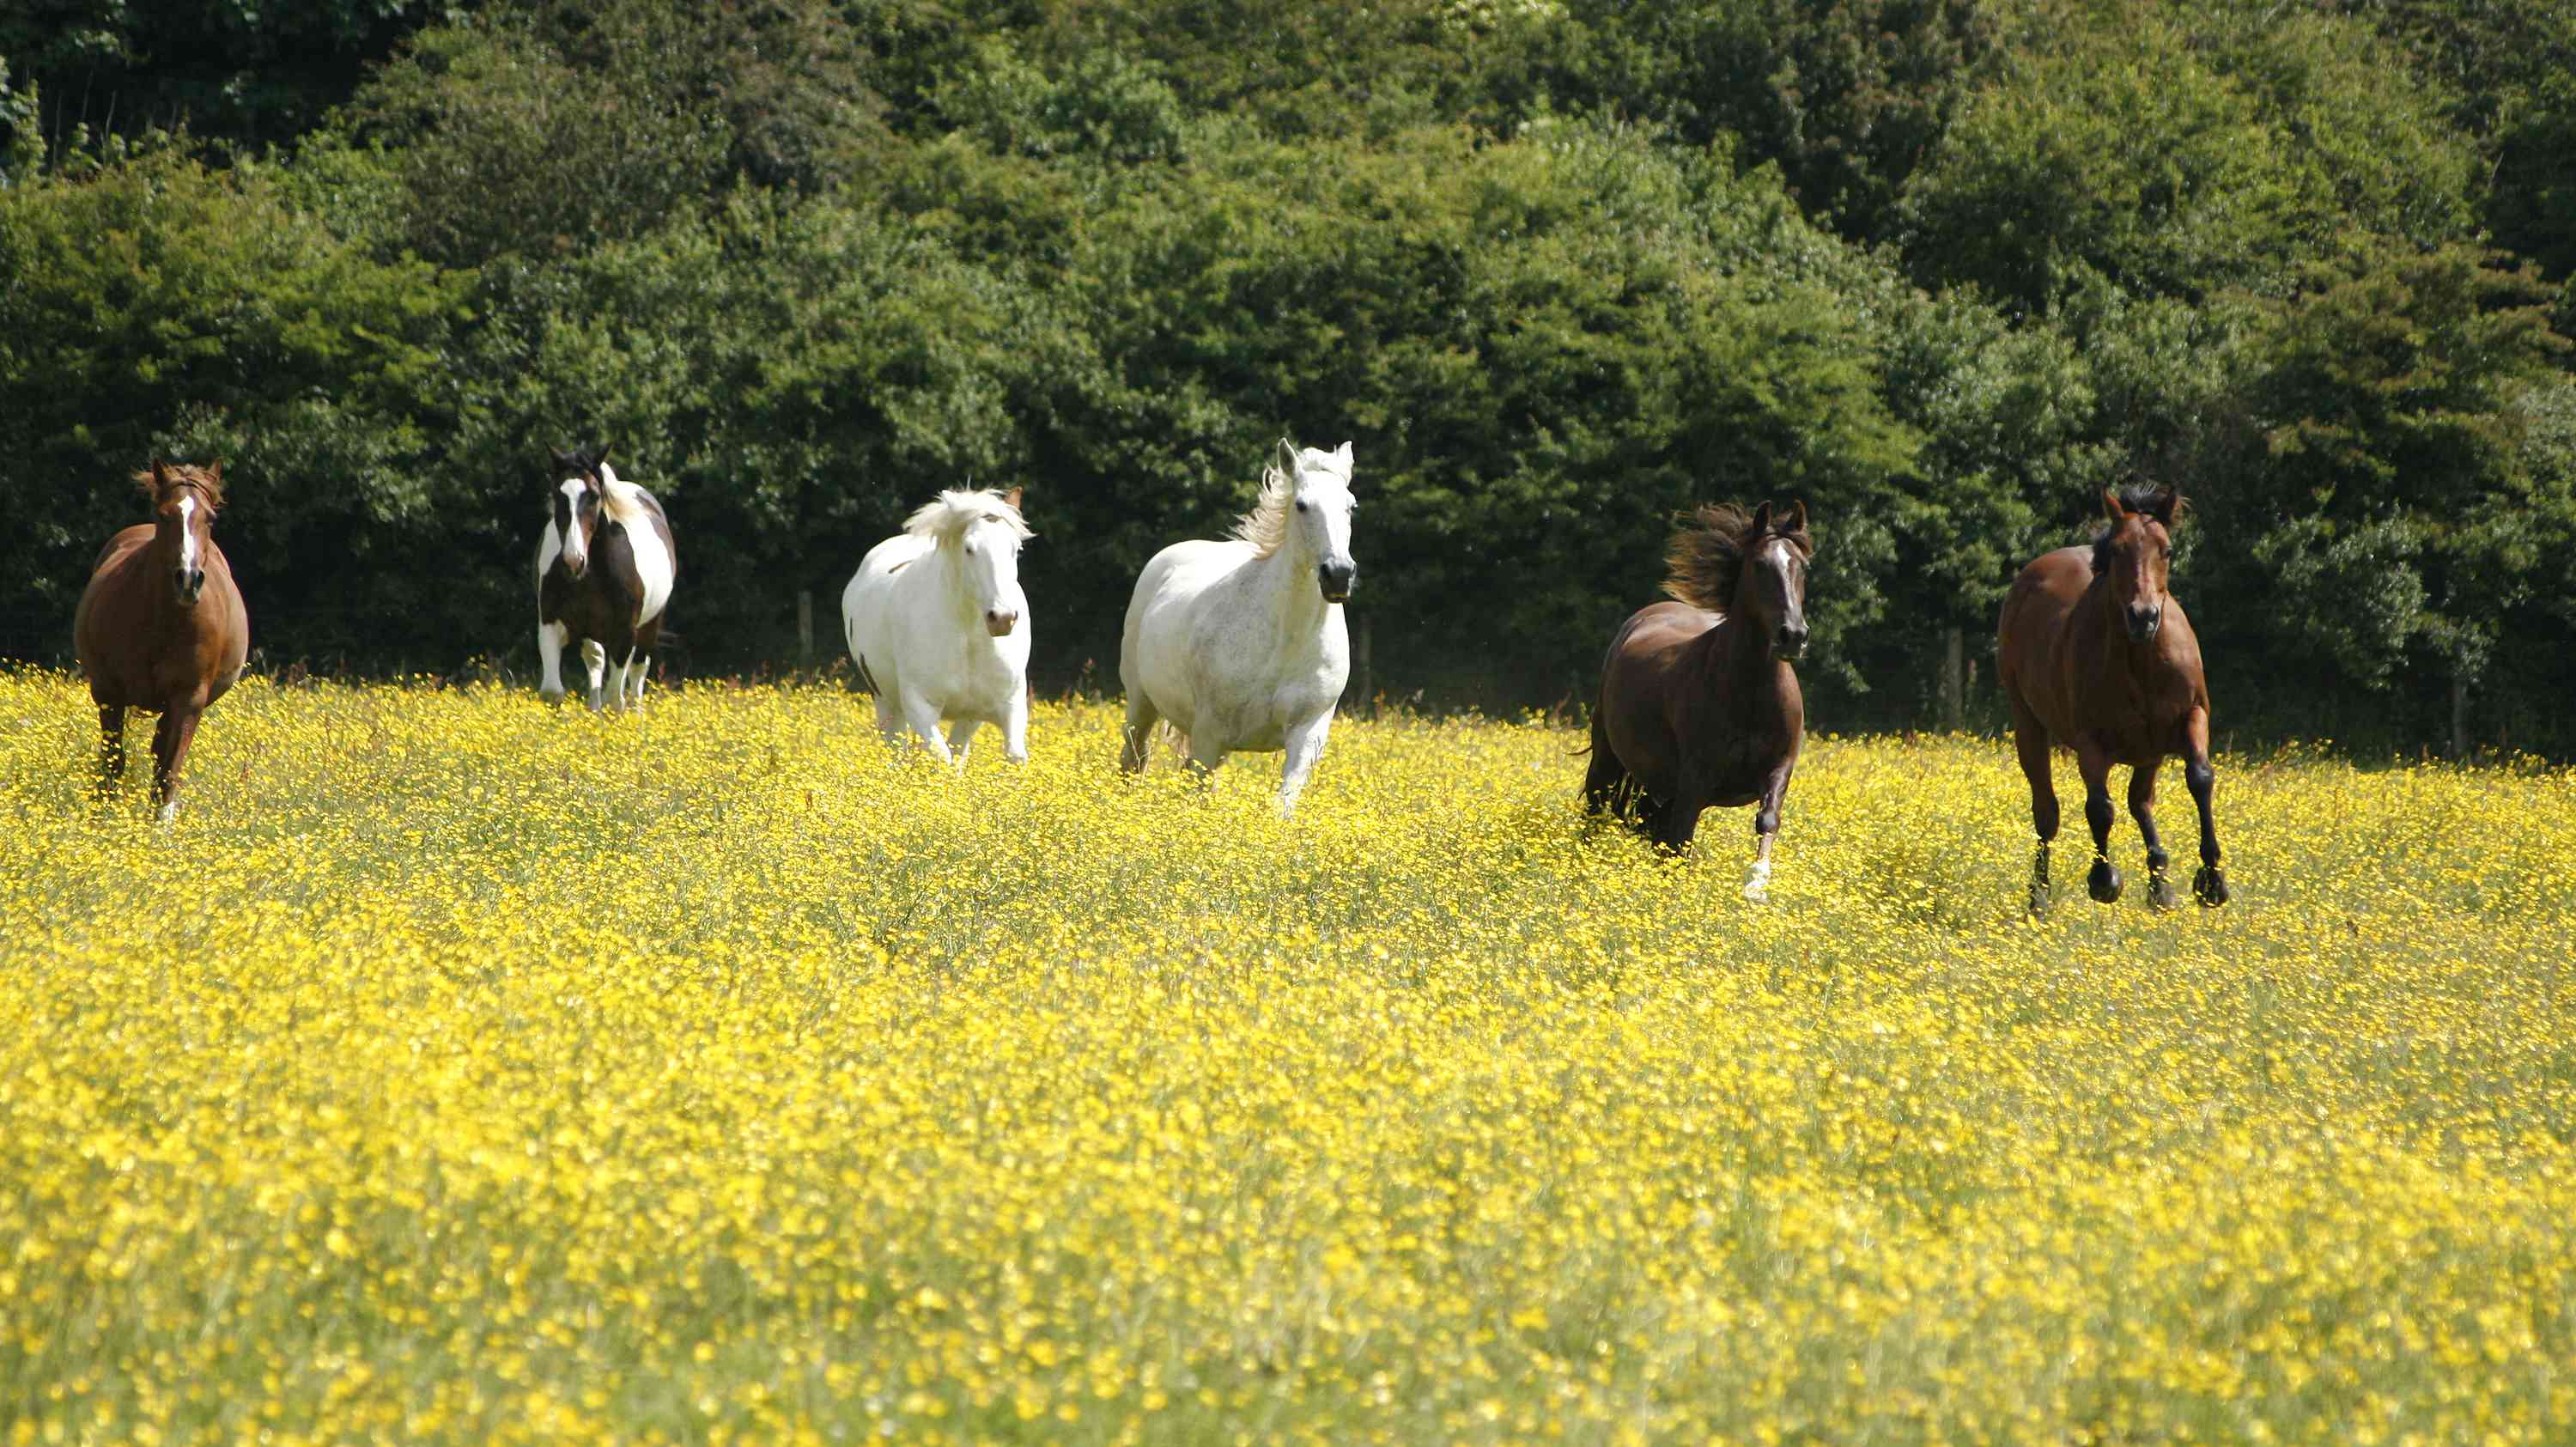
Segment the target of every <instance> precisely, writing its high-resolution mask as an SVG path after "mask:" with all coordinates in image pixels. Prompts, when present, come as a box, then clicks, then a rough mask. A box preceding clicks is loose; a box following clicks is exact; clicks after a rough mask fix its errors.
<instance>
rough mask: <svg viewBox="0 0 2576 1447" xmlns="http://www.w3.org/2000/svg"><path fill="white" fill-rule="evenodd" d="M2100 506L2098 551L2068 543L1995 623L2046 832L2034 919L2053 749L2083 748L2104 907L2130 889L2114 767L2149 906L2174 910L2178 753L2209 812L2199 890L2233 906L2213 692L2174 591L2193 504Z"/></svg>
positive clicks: (2025, 770) (2050, 828) (2161, 491)
mask: <svg viewBox="0 0 2576 1447" xmlns="http://www.w3.org/2000/svg"><path fill="white" fill-rule="evenodd" d="M2102 509H2103V511H2104V513H2105V514H2107V515H2108V517H2109V525H2108V526H2107V527H2105V528H2104V529H2103V530H2102V533H2101V535H2100V536H2098V537H2097V538H2095V539H2094V541H2093V543H2092V545H2091V546H2089V547H2072V548H2059V549H2058V550H2057V551H2055V552H2053V553H2047V554H2043V555H2042V556H2040V557H2039V558H2038V559H2036V560H2035V561H2033V562H2032V563H2031V564H2030V566H2028V567H2026V568H2023V569H2022V570H2021V576H2020V577H2019V578H2016V579H2015V580H2013V586H2012V592H2011V593H2010V594H2009V595H2008V596H2006V597H2005V599H2004V607H2003V616H2002V618H2001V619H2000V620H1999V622H1998V624H1997V629H1996V656H1995V671H1996V676H1997V678H1998V679H1999V680H2000V681H2001V682H2002V684H2003V690H2004V699H2005V701H2006V702H2007V703H2009V704H2010V705H2011V707H2012V719H2013V746H2014V748H2015V749H2016V750H2017V751H2018V752H2019V754H2020V756H2021V771H2022V775H2023V777H2025V778H2026V779H2028V780H2029V781H2030V813H2031V822H2032V824H2033V826H2034V827H2035V828H2036V829H2037V830H2038V833H2039V849H2038V852H2037V853H2036V854H2035V855H2034V856H2033V857H2032V859H2031V873H2030V911H2031V913H2033V914H2044V913H2046V912H2047V909H2048V846H2049V843H2050V841H2052V840H2054V839H2055V838H2056V837H2057V790H2056V787H2055V785H2054V783H2053V782H2052V781H2051V780H2050V778H2049V749H2050V746H2051V744H2052V743H2053V744H2055V745H2056V746H2057V747H2060V748H2066V749H2071V750H2073V751H2074V754H2075V767H2076V770H2077V772H2078V773H2080V774H2082V775H2083V777H2084V822H2085V823H2086V824H2087V825H2088V826H2090V827H2091V829H2092V831H2093V869H2092V872H2091V873H2090V874H2089V875H2088V876H2086V879H2085V887H2086V890H2087V892H2089V893H2090V894H2091V895H2092V896H2093V898H2094V899H2095V900H2096V901H2098V902H2100V903H2103V904H2110V903H2112V902H2114V901H2116V900H2117V899H2119V897H2120V890H2121V886H2122V884H2123V881H2122V879H2121V877H2120V871H2119V870H2118V869H2116V868H2114V867H2113V866H2112V864H2111V816H2112V810H2111V768H2112V766H2113V765H2115V764H2126V765H2128V766H2129V816H2130V817H2131V818H2133V819H2135V820H2137V821H2138V832H2139V833H2140V834H2141V835H2143V836H2145V839H2146V844H2147V881H2148V883H2147V902H2148V903H2149V904H2151V905H2153V906H2155V907H2156V908H2158V909H2169V908H2171V907H2172V906H2173V905H2174V903H2175V898H2174V889H2173V884H2172V882H2171V881H2170V880H2168V879H2167V878H2166V877H2165V863H2166V859H2167V855H2166V854H2165V846H2164V842H2163V840H2161V839H2160V838H2158V837H2157V834H2156V815H2155V804H2156V770H2157V769H2158V768H2159V767H2161V766H2162V765H2163V763H2164V759H2165V756H2166V755H2167V754H2174V753H2178V754H2181V755H2182V759H2183V783H2184V785H2185V786H2186V787H2188V788H2189V789H2190V790H2191V799H2192V802H2193V803H2194V804H2195V805H2197V806H2199V809H2200V871H2199V873H2197V874H2195V875H2193V876H2192V885H2191V887H2192V893H2193V894H2194V895H2195V896H2197V897H2198V898H2199V900H2200V902H2201V903H2202V904H2205V905H2220V904H2225V903H2226V902H2227V876H2226V875H2225V874H2224V873H2223V872H2222V871H2221V870H2220V869H2219V866H2218V821H2217V820H2216V819H2215V818H2214V817H2213V816H2212V815H2211V813H2210V794H2211V792H2212V791H2213V790H2214V789H2215V787H2216V782H2217V780H2216V775H2215V774H2214V773H2213V772H2212V771H2211V769H2210V766H2209V684H2208V680H2207V679H2206V678H2205V677H2204V675H2203V673H2202V671H2201V665H2200V640H2199V638H2198V637H2197V636H2196V635H2194V634H2193V632H2192V631H2191V620H2190V619H2189V618H2186V617H2184V616H2183V611H2182V601H2181V600H2180V599H2178V598H2176V597H2174V596H2173V595H2172V594H2171V593H2170V592H2168V591H2166V573H2167V570H2168V567H2169V565H2170V563H2171V560H2172V556H2173V527H2174V524H2175V522H2176V521H2177V520H2179V519H2180V518H2181V516H2182V513H2183V500H2182V498H2181V496H2180V495H2179V494H2177V493H2176V492H2175V491H2174V490H2173V489H2172V488H2170V487H2151V486H2146V485H2143V484H2132V485H2131V486H2128V487H2125V488H2122V489H2120V490H2119V491H2116V492H2113V491H2108V490H2106V491H2105V492H2104V493H2103V494H2102Z"/></svg>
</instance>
